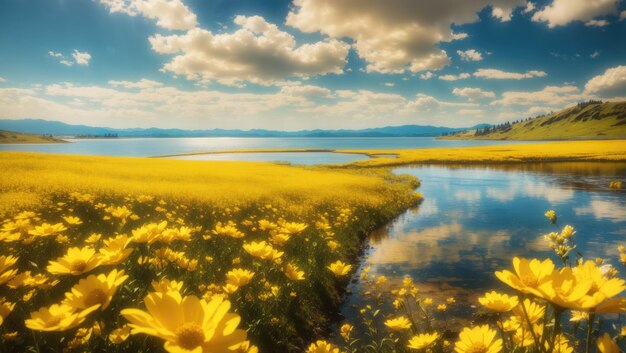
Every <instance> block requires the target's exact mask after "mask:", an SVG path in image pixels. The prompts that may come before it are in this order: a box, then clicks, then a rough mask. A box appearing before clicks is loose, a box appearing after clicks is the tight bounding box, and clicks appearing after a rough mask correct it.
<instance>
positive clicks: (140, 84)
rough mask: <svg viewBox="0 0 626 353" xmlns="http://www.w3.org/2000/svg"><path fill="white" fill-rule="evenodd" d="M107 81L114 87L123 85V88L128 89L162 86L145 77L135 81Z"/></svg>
mask: <svg viewBox="0 0 626 353" xmlns="http://www.w3.org/2000/svg"><path fill="white" fill-rule="evenodd" d="M108 83H109V84H110V85H111V86H114V87H123V88H129V89H146V88H155V87H161V86H163V84H162V83H161V82H157V81H152V80H148V79H145V78H142V79H141V80H139V81H136V82H134V81H115V80H111V81H109V82H108Z"/></svg>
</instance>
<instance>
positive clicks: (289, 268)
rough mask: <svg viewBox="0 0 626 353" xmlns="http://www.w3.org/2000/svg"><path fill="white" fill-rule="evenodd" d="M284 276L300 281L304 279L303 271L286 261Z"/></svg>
mask: <svg viewBox="0 0 626 353" xmlns="http://www.w3.org/2000/svg"><path fill="white" fill-rule="evenodd" d="M285 276H287V278H289V279H290V280H292V281H301V280H303V279H304V271H300V269H299V268H298V266H296V265H294V264H291V263H288V264H287V265H285Z"/></svg>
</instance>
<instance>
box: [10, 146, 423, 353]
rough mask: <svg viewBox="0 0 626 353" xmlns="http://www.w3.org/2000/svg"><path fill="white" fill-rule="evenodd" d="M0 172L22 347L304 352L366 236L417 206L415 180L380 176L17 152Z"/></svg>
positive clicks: (333, 308) (14, 341)
mask: <svg viewBox="0 0 626 353" xmlns="http://www.w3.org/2000/svg"><path fill="white" fill-rule="evenodd" d="M0 165H1V170H2V177H1V178H0V189H1V191H2V201H1V210H2V213H3V219H4V221H3V224H2V228H1V233H0V234H1V235H0V238H1V240H2V243H1V244H2V245H1V249H2V252H1V254H2V256H1V257H0V285H1V286H2V287H0V289H1V290H2V295H3V301H2V306H1V308H2V310H1V311H0V313H1V314H2V316H1V317H2V319H3V320H2V321H0V322H1V324H2V326H1V329H2V333H3V335H2V347H4V348H3V349H4V350H5V351H6V350H10V351H13V352H25V351H39V352H43V351H54V352H62V351H74V350H76V351H107V352H111V351H113V352H114V351H119V352H154V351H162V347H165V349H166V350H168V351H171V352H188V351H194V348H196V349H197V348H199V347H202V351H204V352H226V351H237V352H246V351H250V352H254V351H256V348H255V347H259V348H260V350H261V351H263V352H288V351H301V350H302V348H303V347H305V346H306V345H307V344H308V343H309V341H312V340H313V339H314V338H315V337H317V336H320V335H323V334H324V333H325V332H327V330H328V328H329V327H330V325H331V323H332V320H334V318H333V313H335V312H337V307H338V305H339V303H340V301H341V295H342V292H343V288H345V284H346V282H347V281H348V279H349V278H350V274H351V273H352V271H353V265H352V264H353V263H354V261H355V259H356V257H357V255H358V252H359V247H360V245H361V244H362V240H363V237H364V236H365V235H366V234H367V233H368V232H369V231H371V230H373V229H374V228H375V227H376V226H379V225H382V224H383V223H384V222H386V221H389V220H390V219H391V218H392V217H394V216H395V215H397V214H398V213H399V212H401V211H402V210H404V209H406V208H407V207H410V206H411V205H416V204H417V203H419V201H420V200H421V197H420V195H419V194H418V193H415V192H414V191H413V189H414V187H416V186H417V185H418V183H419V182H418V181H417V180H415V179H412V178H402V177H396V176H392V175H391V174H390V173H388V172H387V171H383V170H368V171H360V172H355V171H349V170H346V171H337V170H332V171H330V170H325V169H321V168H316V169H304V168H297V167H289V166H281V165H272V164H262V163H230V162H219V163H205V162H186V161H170V160H161V159H133V158H102V157H68V156H53V155H38V154H23V153H3V154H2V155H1V156H0ZM146 310H147V311H146ZM195 351H197V350H195Z"/></svg>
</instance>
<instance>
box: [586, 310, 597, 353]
mask: <svg viewBox="0 0 626 353" xmlns="http://www.w3.org/2000/svg"><path fill="white" fill-rule="evenodd" d="M594 319H595V313H593V312H591V313H589V320H588V321H587V347H586V348H585V353H589V352H590V351H591V332H592V331H593V320H594Z"/></svg>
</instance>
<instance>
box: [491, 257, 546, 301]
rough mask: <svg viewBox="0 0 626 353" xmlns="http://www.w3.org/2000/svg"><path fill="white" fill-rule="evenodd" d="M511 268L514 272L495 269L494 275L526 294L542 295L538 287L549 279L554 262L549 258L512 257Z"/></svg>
mask: <svg viewBox="0 0 626 353" xmlns="http://www.w3.org/2000/svg"><path fill="white" fill-rule="evenodd" d="M513 268H514V269H515V273H512V272H510V271H507V270H504V271H496V277H498V279H499V280H501V281H502V282H504V283H506V284H508V285H509V286H511V287H512V288H514V289H517V290H519V291H521V292H523V293H526V294H534V295H537V296H540V297H541V296H542V293H540V292H539V291H538V288H539V287H540V286H541V285H543V284H544V283H545V282H547V281H549V280H550V279H551V275H552V271H554V263H553V262H552V260H550V259H545V260H544V261H539V260H538V259H532V260H530V261H529V260H527V259H524V258H521V259H520V258H518V257H515V258H513Z"/></svg>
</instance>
